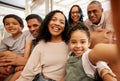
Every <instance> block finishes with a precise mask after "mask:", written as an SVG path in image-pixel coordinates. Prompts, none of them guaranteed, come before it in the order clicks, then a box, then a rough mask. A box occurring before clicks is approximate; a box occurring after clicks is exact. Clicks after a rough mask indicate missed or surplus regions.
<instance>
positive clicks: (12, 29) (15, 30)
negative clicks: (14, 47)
mask: <svg viewBox="0 0 120 81" xmlns="http://www.w3.org/2000/svg"><path fill="white" fill-rule="evenodd" d="M22 28H23V27H20V24H19V22H18V21H17V20H16V19H14V18H6V19H5V29H6V31H7V32H8V33H10V34H12V36H13V38H15V39H16V38H17V37H19V36H20V35H21V34H22V32H21V30H22Z"/></svg>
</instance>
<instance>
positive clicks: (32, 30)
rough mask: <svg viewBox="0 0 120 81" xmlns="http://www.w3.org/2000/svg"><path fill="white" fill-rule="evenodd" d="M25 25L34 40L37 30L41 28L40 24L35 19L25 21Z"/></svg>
mask: <svg viewBox="0 0 120 81" xmlns="http://www.w3.org/2000/svg"><path fill="white" fill-rule="evenodd" d="M27 25H28V28H29V31H30V33H31V34H32V36H33V37H34V38H36V37H37V36H38V32H39V28H40V26H41V22H39V21H38V20H37V19H36V18H33V19H29V20H28V21H27Z"/></svg>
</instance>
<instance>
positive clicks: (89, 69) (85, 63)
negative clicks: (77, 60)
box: [82, 49, 96, 79]
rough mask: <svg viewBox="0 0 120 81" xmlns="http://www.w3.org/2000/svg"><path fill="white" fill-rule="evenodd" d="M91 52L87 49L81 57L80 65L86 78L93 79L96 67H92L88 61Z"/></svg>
mask: <svg viewBox="0 0 120 81" xmlns="http://www.w3.org/2000/svg"><path fill="white" fill-rule="evenodd" d="M90 51H91V50H90V49H88V50H87V51H86V52H85V53H84V54H83V56H82V65H83V68H84V71H85V73H86V74H87V76H88V77H91V78H93V79H94V78H95V76H94V74H95V71H96V66H94V65H92V63H91V62H90V61H89V58H88V54H89V52H90Z"/></svg>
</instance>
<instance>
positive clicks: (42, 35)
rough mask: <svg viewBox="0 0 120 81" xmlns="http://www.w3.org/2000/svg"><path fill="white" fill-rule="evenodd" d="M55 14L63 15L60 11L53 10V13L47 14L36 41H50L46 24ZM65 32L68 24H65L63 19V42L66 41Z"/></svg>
mask: <svg viewBox="0 0 120 81" xmlns="http://www.w3.org/2000/svg"><path fill="white" fill-rule="evenodd" d="M56 13H61V14H63V12H62V11H60V10H54V11H51V12H50V13H48V14H47V15H46V17H45V19H44V20H43V23H42V25H41V27H40V32H39V36H38V38H37V41H40V40H44V41H45V42H48V41H49V40H51V34H50V32H49V30H48V24H49V22H50V21H51V19H52V17H53V16H54V15H55V14H56ZM63 15H64V14H63ZM64 17H65V15H64ZM67 31H68V22H67V18H66V17H65V28H64V31H63V32H62V40H63V41H65V39H66V33H67Z"/></svg>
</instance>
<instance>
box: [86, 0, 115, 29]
mask: <svg viewBox="0 0 120 81" xmlns="http://www.w3.org/2000/svg"><path fill="white" fill-rule="evenodd" d="M87 14H88V19H87V20H86V21H85V24H86V26H87V27H88V28H89V29H90V31H95V30H97V29H108V30H111V31H113V27H112V21H111V19H112V16H111V12H110V11H105V12H103V8H102V4H101V3H100V2H99V1H92V2H90V4H89V5H88V7H87Z"/></svg>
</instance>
